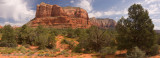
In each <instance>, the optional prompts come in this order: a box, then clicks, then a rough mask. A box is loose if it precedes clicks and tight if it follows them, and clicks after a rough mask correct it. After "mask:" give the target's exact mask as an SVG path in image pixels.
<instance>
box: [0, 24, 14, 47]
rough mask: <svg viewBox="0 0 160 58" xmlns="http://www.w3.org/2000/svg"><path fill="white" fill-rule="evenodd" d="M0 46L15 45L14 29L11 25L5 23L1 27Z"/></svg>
mask: <svg viewBox="0 0 160 58" xmlns="http://www.w3.org/2000/svg"><path fill="white" fill-rule="evenodd" d="M0 46H5V47H16V46H17V41H16V37H15V34H14V29H13V28H12V27H11V25H5V26H4V27H3V32H2V40H1V42H0Z"/></svg>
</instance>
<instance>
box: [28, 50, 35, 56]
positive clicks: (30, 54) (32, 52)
mask: <svg viewBox="0 0 160 58" xmlns="http://www.w3.org/2000/svg"><path fill="white" fill-rule="evenodd" d="M34 53H35V52H34V51H31V52H29V53H28V54H27V55H28V56H32V55H33V54H34Z"/></svg>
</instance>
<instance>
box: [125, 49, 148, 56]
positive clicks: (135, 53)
mask: <svg viewBox="0 0 160 58" xmlns="http://www.w3.org/2000/svg"><path fill="white" fill-rule="evenodd" d="M127 58H145V52H144V51H142V50H140V49H139V48H138V47H134V49H133V50H132V51H131V52H128V53H127Z"/></svg>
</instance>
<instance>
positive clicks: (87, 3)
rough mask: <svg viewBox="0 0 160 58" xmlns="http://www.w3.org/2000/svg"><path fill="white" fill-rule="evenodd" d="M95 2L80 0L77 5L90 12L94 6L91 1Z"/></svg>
mask: <svg viewBox="0 0 160 58" xmlns="http://www.w3.org/2000/svg"><path fill="white" fill-rule="evenodd" d="M92 2H93V0H79V3H77V4H76V6H77V7H81V8H83V9H85V10H87V11H88V12H90V11H92V10H93V7H92V5H91V3H92Z"/></svg>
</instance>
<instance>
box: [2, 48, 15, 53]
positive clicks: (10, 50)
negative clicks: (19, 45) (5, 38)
mask: <svg viewBox="0 0 160 58" xmlns="http://www.w3.org/2000/svg"><path fill="white" fill-rule="evenodd" d="M15 51H16V50H15V49H14V48H4V49H1V50H0V52H1V54H11V53H13V52H15Z"/></svg>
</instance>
